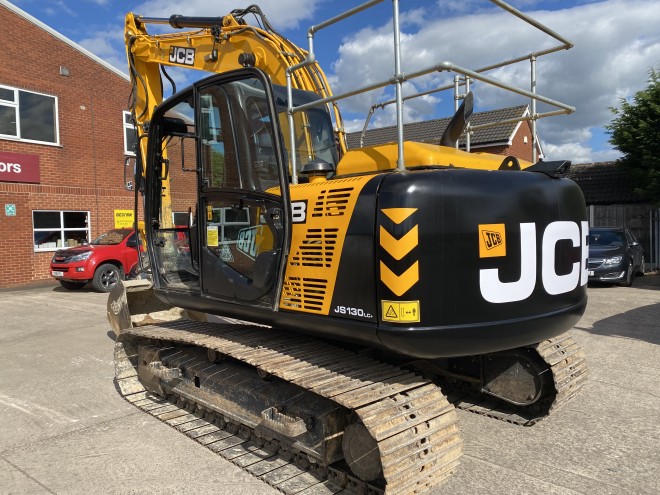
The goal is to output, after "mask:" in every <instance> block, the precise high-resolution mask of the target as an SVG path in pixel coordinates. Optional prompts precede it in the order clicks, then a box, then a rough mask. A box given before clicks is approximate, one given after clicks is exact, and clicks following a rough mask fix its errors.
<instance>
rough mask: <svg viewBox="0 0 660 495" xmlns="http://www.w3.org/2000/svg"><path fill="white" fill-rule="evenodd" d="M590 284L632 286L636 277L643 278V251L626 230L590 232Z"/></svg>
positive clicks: (594, 229)
mask: <svg viewBox="0 0 660 495" xmlns="http://www.w3.org/2000/svg"><path fill="white" fill-rule="evenodd" d="M588 270H589V281H590V282H591V281H597V282H606V283H614V284H621V285H625V286H630V285H631V284H632V281H633V277H634V276H635V275H644V270H645V265H644V250H643V249H642V246H641V245H640V243H639V242H637V239H635V237H634V236H633V235H632V234H631V233H630V231H629V230H628V229H624V228H605V227H602V228H591V229H590V230H589V267H588Z"/></svg>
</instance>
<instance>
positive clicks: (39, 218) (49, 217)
mask: <svg viewBox="0 0 660 495" xmlns="http://www.w3.org/2000/svg"><path fill="white" fill-rule="evenodd" d="M32 225H33V229H32V230H33V233H34V250H35V251H54V250H56V249H61V248H66V247H73V246H79V245H81V244H83V243H85V242H89V212H88V211H36V210H35V211H33V212H32Z"/></svg>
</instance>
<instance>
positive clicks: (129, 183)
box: [124, 156, 137, 191]
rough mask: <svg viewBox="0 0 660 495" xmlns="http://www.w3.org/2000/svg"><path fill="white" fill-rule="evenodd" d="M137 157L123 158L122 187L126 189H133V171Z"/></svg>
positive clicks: (134, 170)
mask: <svg viewBox="0 0 660 495" xmlns="http://www.w3.org/2000/svg"><path fill="white" fill-rule="evenodd" d="M136 165H137V159H136V158H135V157H134V156H127V157H126V159H125V160H124V188H125V189H126V190H127V191H135V172H136Z"/></svg>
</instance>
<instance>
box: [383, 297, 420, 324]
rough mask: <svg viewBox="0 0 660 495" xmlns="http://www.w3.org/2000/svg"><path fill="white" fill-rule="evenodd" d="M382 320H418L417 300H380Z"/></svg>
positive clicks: (415, 321)
mask: <svg viewBox="0 0 660 495" xmlns="http://www.w3.org/2000/svg"><path fill="white" fill-rule="evenodd" d="M381 304H382V314H383V321H392V322H395V323H417V322H419V301H381Z"/></svg>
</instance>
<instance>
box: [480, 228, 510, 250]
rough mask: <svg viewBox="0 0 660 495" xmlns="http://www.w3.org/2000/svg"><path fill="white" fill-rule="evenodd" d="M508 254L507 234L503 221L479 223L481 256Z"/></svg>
mask: <svg viewBox="0 0 660 495" xmlns="http://www.w3.org/2000/svg"><path fill="white" fill-rule="evenodd" d="M498 256H506V234H505V231H504V224H503V223H489V224H483V225H479V257H480V258H496V257H498Z"/></svg>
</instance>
